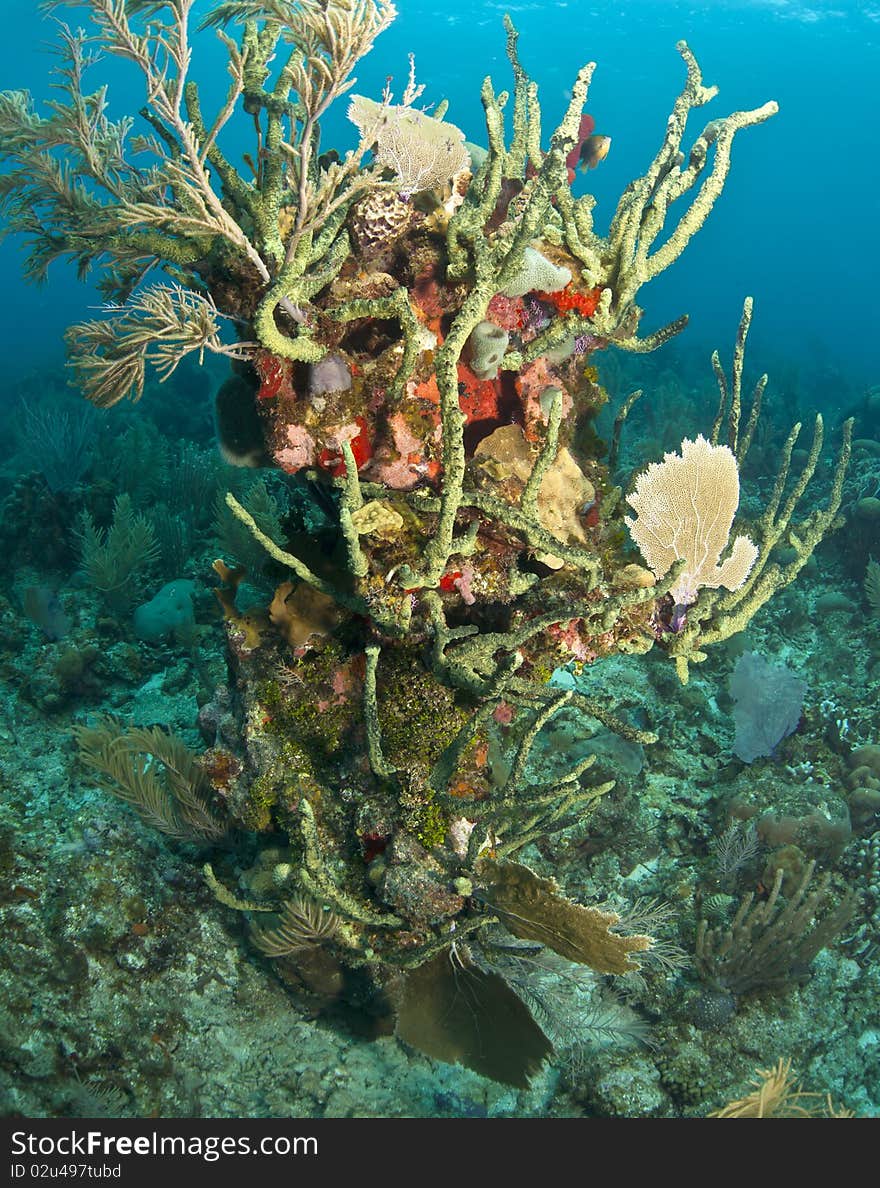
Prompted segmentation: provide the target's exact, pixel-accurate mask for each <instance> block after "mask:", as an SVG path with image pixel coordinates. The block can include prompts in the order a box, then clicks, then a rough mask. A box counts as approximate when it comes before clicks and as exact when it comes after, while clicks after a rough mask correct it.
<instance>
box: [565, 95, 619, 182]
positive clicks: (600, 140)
mask: <svg viewBox="0 0 880 1188" xmlns="http://www.w3.org/2000/svg"><path fill="white" fill-rule="evenodd" d="M595 128H596V121H595V120H594V119H593V117H592V116H591V115H588V114H587V113H586V112H584V114H583V115H582V116H581V122H580V125H579V127H578V135H577V140H576V141H575V143H574V147H573V148H572V150H571V152H570V153H569V154H568V156H567V157H566V158H565V164H566V165H567V166H568V180H569V183H571V182H573V181H574V175H575V170H576V169H580V170H581V172H586V171H587V170H588V169H595V168H596V166H597V165H598V164H599V162H600V161H604V160H605V158H606V157H607V156H608V150H609V148H610V147H611V137H610V136H598V135H597V134H596V132H595Z"/></svg>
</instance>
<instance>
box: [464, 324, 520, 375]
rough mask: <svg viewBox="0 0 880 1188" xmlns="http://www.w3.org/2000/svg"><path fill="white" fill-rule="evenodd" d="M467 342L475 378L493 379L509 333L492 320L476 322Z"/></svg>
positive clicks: (499, 364) (496, 373)
mask: <svg viewBox="0 0 880 1188" xmlns="http://www.w3.org/2000/svg"><path fill="white" fill-rule="evenodd" d="M468 342H469V344H470V348H471V371H472V372H473V373H474V375H475V376H476V377H477V379H481V380H491V379H495V377H496V376H497V375H498V368H499V367H500V366H501V360H502V359H503V358H504V353H505V351H506V350H507V344H508V343H509V342H510V335H509V334H508V333H507V331H506V330H502V328H501V327H500V326H496V325H495V323H494V322H478V323H477V324H476V326H474V328H473V330H472V331H471V336H470V338H469V339H468Z"/></svg>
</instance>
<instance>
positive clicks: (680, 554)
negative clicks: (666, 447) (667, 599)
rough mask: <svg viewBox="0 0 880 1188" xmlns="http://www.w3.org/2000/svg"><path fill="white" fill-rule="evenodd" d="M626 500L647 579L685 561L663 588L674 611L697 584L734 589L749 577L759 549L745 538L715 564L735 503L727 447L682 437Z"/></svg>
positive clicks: (690, 598) (691, 597)
mask: <svg viewBox="0 0 880 1188" xmlns="http://www.w3.org/2000/svg"><path fill="white" fill-rule="evenodd" d="M627 502H628V503H629V505H630V507H631V508H632V509H633V511H634V512H635V513H636V515H635V518H627V521H626V525H627V527H628V528H629V530H630V534H631V536H632V538H633V540H634V541H635V543H636V544H637V545H638V547H639V550H640V551H641V554H642V556H643V557H644V559H645V561H646V562H647V564H648V566H649V567H650V568H651V569H652V570H653V572H654V576H655V577H656V578H658V579H660V578H662V577H663V576H664V575H665V574H666V573H668V572H669V570H670V569H671V568H672V566H673V565H674V563H675V562H676V561H678V560H679V559H681V558H683V559H684V560H685V567H684V569H683V570H682V572H681V573H680V574H679V576H678V579H677V581H676V583H675V585H674V586H673V587H672V589H671V590H670V593H671V595H672V597H673V598H674V599H675V601H676V603H677V604H678V605H679V606H688V605H690V603H692V602H694V601H695V600H696V597H697V591H698V590H699V589H700V587H701V586H706V587H710V588H712V589H717V587H719V586H724V587H725V588H726V589H728V590H736V589H737V588H738V587H739V586H741V585H742V584H743V582H744V581H745V580H746V578H747V577H748V576H749V573H750V572H751V569H752V566H753V565H754V563H755V560H756V559H757V556H758V548H757V545H755V544H754V542H753V541H752V540H751V539H750V538H749V537H748V536H737V537H736V539H735V540H734V542H733V545H732V547H731V549H730V552H729V554H728V555H727V556H726V557H725V558H724V560H723V561H722V560H721V554H722V553H723V552H724V551H725V549H726V548H727V546H728V541H729V538H730V528H731V525H732V524H733V517H734V516H735V515H736V509H737V506H738V505H739V469H738V467H737V464H736V458H735V457H734V455H733V453H732V452H731V451H730V450H729V449H728V447H727V446H714V445H712V444H711V443H710V442H708V441H707V440H706V439H705V437H703V436H702V434H701V435H700V436H698V437H697V440H696V441H690V440H689V439H688V438H685V439H684V441H683V442H682V443H681V454H675V453H671V454H665V455H664V457H663V461H662V462H653V463H652V464H651V465H650V466H649V467H648V469H647V470H646V471H645V472H644V473H643V474H641V475H639V477H638V479H637V481H636V486H635V490H634V491H633V492H632V494H631V495H629V496H627Z"/></svg>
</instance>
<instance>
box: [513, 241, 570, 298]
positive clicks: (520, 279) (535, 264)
mask: <svg viewBox="0 0 880 1188" xmlns="http://www.w3.org/2000/svg"><path fill="white" fill-rule="evenodd" d="M570 281H571V273H570V272H569V270H568V269H567V268H561V267H560V268H557V266H556V265H555V264H551V263H550V261H549V260H548V259H547V257H546V256H542V255H541V253H540V252H536V251H535V249H534V248H532V247H527V248H526V250H525V252H524V253H523V258H522V263H521V264H520V266H519V269H518V270H517V272H516V274H515V275H514V277H513V279H512V280H511V281H510V284H508V285H507V287H506V288H505V289H504V295H505V297H525V295H526V293H532V292H538V293H558V292H559V290H560V289H564V288H565V286H566V285H567V284H568V283H569V282H570Z"/></svg>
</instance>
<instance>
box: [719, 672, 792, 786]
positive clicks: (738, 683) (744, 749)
mask: <svg viewBox="0 0 880 1188" xmlns="http://www.w3.org/2000/svg"><path fill="white" fill-rule="evenodd" d="M728 690H729V692H730V695H731V697H732V698H733V700H734V702H735V705H734V709H733V721H734V725H735V726H736V737H735V739H734V742H733V753H734V755H736V756H737V758H739V759H742V761H743V763H751V762H752V761H753V760H754V759H757V758H759V757H760V756H761V755H772V754H773V751H774V749H775V748H776V746H777V745H778V744H779V743H780V742H781V741H782V740H783V739H784V738H787V737H788V735H789V734H791V733H792V731H793V730H794V729H795V728H796V727H797V724H798V722H799V721H800V718H801V712H802V710H803V705H804V695H805V694H806V691H807V682H806V681H805V680H802V679H801V678H800V677H799V676H796V675H795V674H794V673H793V672H792V671H791V669H790V668H787V667H786V666H785V665H784V664H771V663H770V661H769V660H765V659H764V657H763V656H761V655H759V654H758V653H757V652H744V653H743V655H742V656H740V658H739V659H738V660H737V662H736V664H735V665H734V668H733V672H732V673H731V674H730V681H729V683H728Z"/></svg>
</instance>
